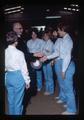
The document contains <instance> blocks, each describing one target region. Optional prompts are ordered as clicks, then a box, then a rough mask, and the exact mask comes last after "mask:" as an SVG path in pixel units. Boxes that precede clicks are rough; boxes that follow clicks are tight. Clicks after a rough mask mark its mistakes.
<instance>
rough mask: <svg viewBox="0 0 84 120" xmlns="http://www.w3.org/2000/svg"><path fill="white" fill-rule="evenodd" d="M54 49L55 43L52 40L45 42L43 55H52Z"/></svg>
mask: <svg viewBox="0 0 84 120" xmlns="http://www.w3.org/2000/svg"><path fill="white" fill-rule="evenodd" d="M53 47H54V44H53V42H52V41H51V40H50V39H49V40H45V41H44V47H43V50H42V53H43V54H44V55H51V54H52V52H53Z"/></svg>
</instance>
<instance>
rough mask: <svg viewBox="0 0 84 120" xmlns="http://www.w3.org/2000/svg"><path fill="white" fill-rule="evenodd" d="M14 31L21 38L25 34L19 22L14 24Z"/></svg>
mask: <svg viewBox="0 0 84 120" xmlns="http://www.w3.org/2000/svg"><path fill="white" fill-rule="evenodd" d="M13 31H14V32H16V34H17V35H18V36H21V34H22V32H23V27H22V25H21V24H20V23H19V22H16V23H14V24H13Z"/></svg>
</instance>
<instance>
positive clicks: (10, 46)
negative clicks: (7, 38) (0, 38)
mask: <svg viewBox="0 0 84 120" xmlns="http://www.w3.org/2000/svg"><path fill="white" fill-rule="evenodd" d="M8 48H12V49H15V48H16V47H15V46H13V45H9V46H8Z"/></svg>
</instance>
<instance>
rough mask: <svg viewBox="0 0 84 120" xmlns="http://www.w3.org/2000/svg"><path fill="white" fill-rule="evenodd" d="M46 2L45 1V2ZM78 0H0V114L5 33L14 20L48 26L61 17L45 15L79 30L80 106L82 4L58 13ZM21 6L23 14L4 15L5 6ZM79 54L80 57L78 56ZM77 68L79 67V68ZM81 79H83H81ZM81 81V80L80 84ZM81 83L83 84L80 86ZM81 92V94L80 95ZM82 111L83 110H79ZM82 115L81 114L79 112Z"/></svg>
mask: <svg viewBox="0 0 84 120" xmlns="http://www.w3.org/2000/svg"><path fill="white" fill-rule="evenodd" d="M45 2H46V3H45ZM78 3H79V0H74V1H73V0H58V1H57V0H56V1H37V2H36V0H35V1H32V0H31V1H26V2H25V1H24V2H23V1H20V0H18V1H16V0H10V1H9V0H6V1H0V41H1V42H0V114H1V115H3V114H4V110H5V109H4V108H5V107H4V105H5V99H4V98H5V94H4V89H5V88H4V44H5V43H4V39H5V33H6V32H8V31H10V29H11V25H12V23H13V22H15V21H20V22H21V23H22V24H23V25H24V28H28V27H31V26H34V25H46V26H47V25H48V26H54V25H56V24H57V23H58V22H59V21H61V19H52V20H51V19H50V20H46V19H45V16H46V15H61V16H62V19H63V20H65V22H67V23H69V24H71V25H72V26H73V28H74V29H77V30H78V31H79V43H80V45H79V46H80V48H81V49H80V50H79V59H80V60H79V63H80V65H79V67H80V68H81V69H82V70H79V73H80V85H79V86H80V88H79V89H80V90H81V92H80V93H79V94H80V96H82V97H81V99H80V101H81V102H80V103H82V104H81V106H80V108H82V105H83V100H82V99H83V86H84V84H83V83H84V82H83V80H84V79H83V75H81V73H82V74H84V73H83V71H84V69H83V60H82V58H83V54H84V53H83V51H84V50H83V48H84V46H83V41H84V27H83V25H84V22H83V13H82V11H83V10H82V6H81V7H80V9H81V12H80V13H75V14H74V13H72V15H70V14H69V15H68V14H66V15H65V14H63V13H60V11H63V7H67V6H69V5H70V4H78ZM19 5H21V6H23V7H24V12H23V14H21V15H20V14H18V13H17V14H11V15H10V16H9V15H8V16H5V15H4V9H5V8H7V7H13V6H19ZM46 9H50V12H46ZM80 56H81V58H80ZM80 68H79V69H80ZM82 79H83V80H82ZM81 82H83V83H82V84H81ZM82 85H83V86H82ZM81 94H82V95H81ZM81 113H83V111H82V112H81ZM81 115H82V114H81ZM70 120H71V119H70Z"/></svg>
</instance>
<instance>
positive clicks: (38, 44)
mask: <svg viewBox="0 0 84 120" xmlns="http://www.w3.org/2000/svg"><path fill="white" fill-rule="evenodd" d="M43 45H44V41H43V40H42V39H39V38H36V39H35V40H33V39H30V40H29V41H28V42H27V47H28V49H29V52H30V53H36V52H42V49H43Z"/></svg>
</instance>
